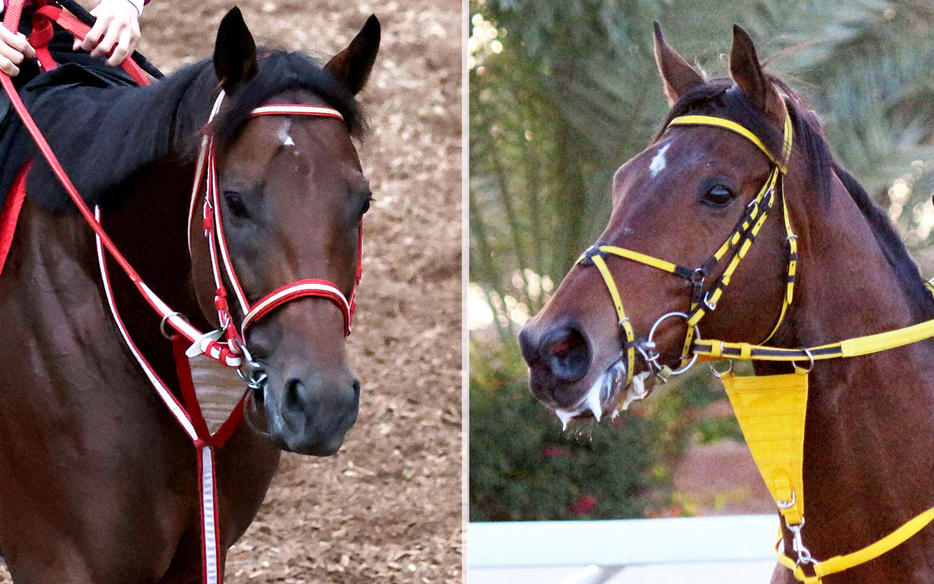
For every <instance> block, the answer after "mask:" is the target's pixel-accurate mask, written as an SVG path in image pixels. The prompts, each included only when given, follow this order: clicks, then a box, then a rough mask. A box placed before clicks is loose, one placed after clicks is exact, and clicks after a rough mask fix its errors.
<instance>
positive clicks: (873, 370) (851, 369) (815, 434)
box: [756, 176, 934, 581]
mask: <svg viewBox="0 0 934 584" xmlns="http://www.w3.org/2000/svg"><path fill="white" fill-rule="evenodd" d="M793 199H794V195H793V194H792V195H791V196H790V197H789V201H788V202H789V206H790V207H791V209H792V214H793V222H794V223H795V227H796V229H797V230H798V233H799V235H800V238H799V255H800V257H801V262H800V263H799V268H798V270H799V279H798V291H797V292H796V294H797V298H796V299H795V303H796V306H795V307H794V308H793V310H792V311H791V312H790V313H789V323H788V326H787V327H784V329H785V330H784V332H783V334H782V335H780V337H781V338H779V339H777V342H776V344H777V345H779V346H815V345H821V344H825V343H829V342H835V341H839V340H844V339H848V338H853V337H858V336H863V335H868V334H873V333H878V332H884V331H888V330H894V329H898V328H902V327H906V326H909V325H912V324H916V323H917V322H918V320H919V318H918V315H919V314H923V313H924V312H925V310H924V309H923V308H922V307H920V306H918V305H917V302H918V301H917V300H916V299H912V298H910V297H909V295H908V294H906V293H905V292H904V291H903V287H902V285H901V284H900V282H899V281H898V278H897V276H896V274H895V272H894V271H893V268H892V267H891V265H890V264H889V262H888V260H887V259H886V256H885V254H884V253H883V250H882V249H881V247H880V244H879V243H878V242H877V240H876V238H875V236H874V234H873V232H872V229H871V227H870V225H869V224H868V222H867V220H866V218H865V217H864V216H863V214H862V212H861V211H860V210H859V208H858V207H857V205H856V204H855V202H854V200H853V197H852V196H850V194H849V193H848V192H847V191H846V189H845V188H844V186H843V184H842V183H841V181H840V180H839V178H838V177H837V176H834V177H833V187H832V196H831V199H830V202H829V205H828V206H826V207H825V205H823V204H813V203H812V204H810V205H809V206H808V209H807V212H806V213H805V211H804V206H803V204H801V203H800V202H798V203H797V205H796V203H795V201H794V200H793ZM796 206H797V209H796ZM796 211H797V212H796ZM756 369H757V372H765V371H766V370H769V369H772V370H774V367H768V366H759V365H757V367H756ZM932 374H934V341H926V342H920V343H916V344H913V345H910V346H907V347H903V348H898V349H893V350H889V351H884V352H881V353H877V354H873V355H869V356H864V357H857V358H849V359H836V360H830V361H822V362H819V363H818V364H817V365H816V367H815V368H814V370H813V372H812V373H811V374H810V390H809V397H808V408H807V418H806V432H805V451H804V485H805V495H806V509H805V516H806V519H807V526H806V527H805V529H804V533H805V535H804V537H805V543H806V545H808V547H809V548H810V551H811V553H812V554H813V555H814V556H815V557H816V558H818V559H826V558H829V557H831V556H833V555H836V554H841V553H849V552H852V551H855V550H857V549H860V548H862V547H864V546H866V545H868V544H870V543H872V542H874V541H876V540H878V539H879V538H881V537H883V536H884V535H887V534H888V533H890V532H891V531H893V530H894V529H896V528H897V527H899V526H900V525H901V524H903V523H904V522H905V521H907V520H908V519H909V518H911V517H913V516H914V515H916V514H918V513H920V512H921V511H923V510H925V509H927V508H929V507H931V506H934V473H932V472H931V470H932V468H931V466H932V465H931V463H930V460H929V459H930V457H929V456H928V455H927V454H924V453H930V452H934V391H932V389H934V387H932V385H934V384H932V381H931V380H932ZM922 459H923V460H924V462H922ZM925 533H926V532H925ZM788 537H789V534H787V533H786V544H790V543H791V542H790V539H788ZM925 537H930V536H927V535H923V536H916V538H915V539H914V540H912V541H913V542H914V543H913V544H912V545H917V544H918V543H919V542H922V541H923V538H925ZM927 543H928V544H934V538H932V539H931V540H930V541H928V542H927ZM903 547H905V550H910V547H911V546H903ZM789 549H790V548H789ZM927 549H931V547H928V548H927ZM900 553H902V554H903V553H908V551H904V550H903V551H902V552H900ZM886 557H887V559H884V560H880V562H881V563H883V564H884V563H885V562H893V561H905V557H901V558H900V560H899V554H889V555H888V556H884V558H886ZM890 567H891V566H890ZM864 571H865V570H861V571H860V573H862V572H864ZM857 581H859V580H857ZM879 581H881V580H879ZM890 581H891V580H890Z"/></svg>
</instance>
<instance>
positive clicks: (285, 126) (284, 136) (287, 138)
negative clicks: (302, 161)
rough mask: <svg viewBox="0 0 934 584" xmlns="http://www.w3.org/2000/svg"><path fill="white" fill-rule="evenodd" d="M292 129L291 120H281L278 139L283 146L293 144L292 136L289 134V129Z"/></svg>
mask: <svg viewBox="0 0 934 584" xmlns="http://www.w3.org/2000/svg"><path fill="white" fill-rule="evenodd" d="M291 129H292V120H290V119H288V118H286V119H285V121H283V122H282V126H281V127H280V128H279V132H278V136H279V141H280V142H282V145H283V146H286V147H288V146H295V141H294V140H292V136H291V135H290V134H289V131H290V130H291Z"/></svg>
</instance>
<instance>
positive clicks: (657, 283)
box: [520, 25, 830, 418]
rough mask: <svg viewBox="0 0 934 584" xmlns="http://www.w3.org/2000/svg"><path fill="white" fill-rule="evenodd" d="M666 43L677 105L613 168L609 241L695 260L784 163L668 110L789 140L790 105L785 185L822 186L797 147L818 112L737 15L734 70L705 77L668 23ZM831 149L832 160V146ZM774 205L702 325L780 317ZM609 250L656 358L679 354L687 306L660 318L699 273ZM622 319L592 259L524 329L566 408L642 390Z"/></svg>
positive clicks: (544, 390)
mask: <svg viewBox="0 0 934 584" xmlns="http://www.w3.org/2000/svg"><path fill="white" fill-rule="evenodd" d="M655 55H656V61H657V65H658V69H659V72H660V74H661V78H662V81H663V85H664V91H665V93H666V95H667V97H668V100H669V104H670V105H672V106H673V107H672V110H671V112H670V114H669V117H668V119H667V120H666V122H665V125H664V126H663V128H667V130H663V131H662V132H661V133H660V134H659V135H658V136H656V138H655V139H654V140H653V142H652V143H651V144H650V145H649V147H648V148H646V149H645V150H644V151H643V152H641V153H640V154H639V155H637V156H636V157H635V158H632V159H631V160H629V161H628V162H626V163H625V164H623V165H622V166H621V167H620V168H619V169H618V170H617V171H616V174H615V175H614V177H613V184H612V202H613V210H612V214H611V216H610V220H609V224H608V225H607V227H606V229H605V230H604V231H603V233H602V234H601V235H600V238H599V241H600V242H601V243H602V244H604V245H611V246H618V247H621V248H626V249H629V250H633V251H636V252H640V253H643V254H647V255H650V256H652V257H654V258H659V259H662V260H666V261H668V262H672V263H675V264H678V265H680V266H686V267H688V268H691V269H694V268H696V267H699V266H703V265H704V264H705V262H707V261H708V259H710V258H711V256H712V255H713V254H714V252H716V251H717V250H718V248H720V246H721V245H722V244H724V241H725V240H726V239H727V238H728V237H729V236H730V234H731V233H732V232H733V230H734V227H735V226H737V223H738V221H739V219H740V218H741V217H742V216H743V214H744V212H745V210H746V209H747V206H748V205H749V204H750V203H751V202H752V201H753V200H754V199H755V198H756V197H757V195H758V194H759V193H760V192H761V191H762V189H763V185H764V183H765V182H766V180H767V179H768V178H769V177H770V173H771V170H772V168H773V165H772V163H771V161H770V159H769V156H767V155H766V154H765V153H764V152H763V151H762V150H761V149H760V148H759V147H757V146H756V145H755V144H754V143H753V142H752V141H750V140H749V139H747V138H745V137H743V136H741V135H739V134H737V133H736V132H733V131H728V130H725V129H723V128H718V127H711V126H709V125H683V126H680V125H679V126H671V127H668V126H669V123H670V122H671V120H672V119H674V118H676V117H679V116H685V115H688V114H696V115H706V116H715V117H719V118H723V119H727V120H731V121H733V122H736V123H738V124H740V125H742V126H743V127H745V128H747V129H748V130H749V131H750V132H752V133H753V134H754V135H755V136H757V137H758V138H759V139H760V140H761V141H762V142H763V145H764V147H765V148H766V149H767V150H768V151H770V152H772V153H780V152H782V144H783V142H782V139H783V125H784V123H785V120H786V113H787V114H790V120H791V123H792V125H793V127H795V128H796V130H797V131H796V132H795V136H796V139H797V140H798V141H799V143H796V144H795V150H794V153H793V155H792V156H791V159H790V161H789V162H788V167H789V168H788V171H787V174H786V177H785V179H784V180H785V190H786V191H787V192H791V191H798V192H800V191H802V190H806V189H809V190H819V189H817V188H815V185H813V184H810V183H811V182H813V181H812V180H811V179H808V178H807V177H808V176H810V175H813V174H816V173H814V172H811V171H812V170H813V169H811V168H809V167H808V165H809V164H811V165H813V164H814V162H811V163H808V162H806V161H805V159H806V158H808V156H801V155H800V151H801V150H803V149H807V148H809V147H810V146H809V145H808V144H805V142H807V141H808V138H807V136H806V135H807V134H808V132H805V131H803V130H802V128H803V126H804V125H805V124H814V125H816V123H817V122H816V120H814V119H812V118H813V114H811V113H810V112H808V111H807V110H806V108H804V107H800V108H795V105H796V103H797V102H796V99H794V98H792V97H790V96H791V95H792V94H791V92H790V90H788V88H787V87H786V86H785V85H784V84H782V83H781V82H780V81H778V80H777V79H775V78H773V77H771V76H769V75H767V74H766V73H764V72H763V70H762V67H761V65H760V63H759V60H758V58H757V56H756V51H755V48H754V47H753V44H752V41H751V39H750V38H749V36H748V35H747V34H746V33H745V32H744V31H743V30H742V29H741V28H739V27H735V28H734V37H733V47H732V51H731V53H730V63H729V69H730V78H729V79H714V80H710V81H708V80H705V79H704V78H703V77H702V76H701V75H700V74H699V73H697V72H696V71H695V70H694V69H693V68H692V67H691V66H690V65H689V64H688V63H687V62H686V61H685V60H684V59H683V58H682V57H681V56H680V55H678V54H677V53H676V52H675V51H674V50H672V49H671V48H670V47H668V46H667V45H666V44H665V42H664V40H663V39H662V37H661V33H660V32H659V30H658V28H657V25H656V36H655ZM808 116H811V117H810V118H808ZM805 118H807V119H805ZM815 132H816V130H815ZM798 136H801V137H800V138H798ZM802 144H803V145H802ZM825 149H826V148H825ZM823 160H824V161H825V162H826V163H827V164H829V160H830V159H829V155H828V154H826V152H825V153H824V158H823ZM825 170H826V169H825ZM825 174H826V173H825ZM805 183H807V184H805ZM777 206H778V208H777V210H776V209H773V210H772V212H771V214H770V215H769V216H768V218H767V221H765V223H764V225H763V227H762V229H761V231H760V232H759V233H758V236H757V238H756V241H757V243H756V245H754V246H752V247H751V248H750V250H749V253H748V255H747V257H746V258H745V259H744V260H743V262H742V263H741V264H739V266H738V269H737V271H736V273H735V274H733V276H732V283H731V284H730V287H729V290H728V291H727V292H726V293H724V295H723V297H722V299H721V301H720V306H718V307H717V309H716V311H709V313H708V314H707V315H705V317H704V318H703V320H701V321H700V331H701V333H702V334H703V336H704V337H711V336H713V337H714V338H720V339H724V340H728V341H745V342H761V341H762V339H763V338H765V337H766V336H767V335H769V333H770V330H771V329H772V327H773V326H774V325H775V322H776V320H777V319H778V316H779V312H780V310H781V307H782V298H783V290H784V282H785V270H786V260H787V257H788V252H787V244H786V242H785V232H784V229H783V223H782V220H781V218H782V210H781V206H780V203H778V204H777ZM726 259H727V260H728V259H729V257H727V258H726ZM605 262H606V266H607V267H608V269H609V271H610V273H611V274H612V277H613V279H614V280H615V282H616V285H617V287H618V290H619V296H620V300H621V303H622V305H623V306H624V307H625V312H626V315H627V317H628V318H629V323H630V324H631V326H632V330H633V332H634V335H635V341H636V344H637V345H636V346H639V345H638V344H639V343H644V342H645V340H646V338H647V337H648V335H649V333H650V330H651V329H652V327H653V325H654V324H656V323H657V324H658V329H657V331H656V333H655V335H654V337H653V338H652V341H653V342H654V343H655V349H654V350H655V351H657V353H656V354H657V355H658V363H659V364H660V365H667V366H668V367H671V368H675V367H677V366H678V365H679V363H680V361H681V359H680V358H681V356H682V348H683V345H684V343H685V337H686V334H687V333H686V331H687V327H686V324H685V319H684V318H682V317H670V318H666V319H664V320H661V321H660V319H661V317H662V316H663V315H667V314H669V313H672V312H678V313H688V312H690V306H689V304H690V301H691V298H692V289H693V287H694V285H693V283H692V282H691V281H690V278H684V277H676V276H675V275H673V274H671V273H669V272H666V271H663V270H660V269H657V268H656V267H652V266H649V265H645V264H643V263H639V262H635V261H629V260H628V259H624V258H620V257H615V256H612V255H608V256H606V258H605ZM727 263H728V262H727V261H721V262H719V263H718V264H717V265H716V266H715V267H714V268H713V269H712V270H710V273H708V274H706V278H705V286H706V290H707V291H709V290H710V288H711V284H712V283H714V282H716V280H717V278H718V277H719V276H720V275H721V274H722V273H723V271H724V269H725V267H726V265H727ZM689 274H690V272H689ZM620 329H621V327H620V325H619V323H618V319H617V314H616V313H615V312H614V304H613V302H612V300H611V297H610V294H609V293H608V287H607V285H606V284H605V282H604V280H603V278H602V277H601V274H600V272H599V271H598V270H597V269H595V268H594V267H593V265H586V262H582V263H578V264H577V265H575V266H574V267H573V268H572V269H571V271H570V272H569V273H568V274H567V276H566V277H565V279H564V281H563V282H562V283H561V285H560V287H559V288H558V289H557V291H556V292H555V294H554V296H553V297H552V298H551V300H550V302H549V303H548V304H547V305H546V306H545V308H544V309H543V310H542V311H541V312H540V313H539V314H538V315H536V316H535V317H534V318H533V319H531V320H530V321H529V322H528V323H527V324H526V326H525V327H524V329H523V331H522V333H521V334H520V343H521V346H522V350H523V354H524V356H525V359H526V361H527V362H528V365H529V370H530V384H531V390H532V392H533V393H534V394H535V396H536V397H538V398H539V399H540V400H541V401H542V402H544V403H545V404H546V405H548V406H549V407H551V408H553V409H555V410H557V411H558V412H559V414H560V415H562V417H564V418H567V417H570V416H573V415H577V414H583V415H585V416H586V415H590V414H593V415H594V416H595V417H598V418H599V417H601V416H602V415H605V414H611V413H613V412H615V411H617V409H618V408H619V407H620V406H621V405H622V403H623V400H624V399H625V396H626V393H627V390H630V389H631V388H627V387H624V385H626V384H625V382H624V380H625V379H627V373H629V374H630V375H632V374H633V373H635V374H636V375H635V382H636V383H637V384H641V382H642V378H643V377H644V376H640V375H638V374H640V373H645V372H647V371H648V366H647V363H646V359H645V355H644V354H642V353H639V352H636V358H635V359H634V363H635V367H634V369H635V370H634V371H632V372H627V371H626V370H625V367H626V359H624V358H623V354H624V353H625V351H624V349H623V344H622V341H624V340H625V339H621V330H620Z"/></svg>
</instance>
